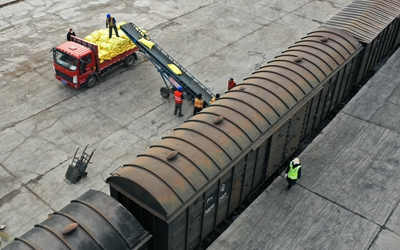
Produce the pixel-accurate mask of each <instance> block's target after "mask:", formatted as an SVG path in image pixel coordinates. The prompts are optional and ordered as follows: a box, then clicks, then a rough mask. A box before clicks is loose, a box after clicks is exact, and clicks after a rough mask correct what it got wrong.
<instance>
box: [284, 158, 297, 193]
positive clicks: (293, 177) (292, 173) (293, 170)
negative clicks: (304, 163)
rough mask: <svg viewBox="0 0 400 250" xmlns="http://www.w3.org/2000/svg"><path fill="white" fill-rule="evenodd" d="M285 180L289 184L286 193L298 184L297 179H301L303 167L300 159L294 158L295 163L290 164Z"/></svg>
mask: <svg viewBox="0 0 400 250" xmlns="http://www.w3.org/2000/svg"><path fill="white" fill-rule="evenodd" d="M285 178H286V180H287V182H288V186H287V188H286V191H288V190H290V189H291V188H292V186H293V185H294V184H296V181H297V179H300V178H301V165H300V160H299V158H294V159H293V161H291V162H290V164H289V166H288V167H287V168H286V171H285Z"/></svg>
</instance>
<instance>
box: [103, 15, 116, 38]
mask: <svg viewBox="0 0 400 250" xmlns="http://www.w3.org/2000/svg"><path fill="white" fill-rule="evenodd" d="M106 28H108V37H109V38H111V37H112V30H113V29H114V31H115V35H116V36H117V37H119V35H118V29H117V22H116V21H115V18H114V17H113V16H111V15H110V14H107V18H106Z"/></svg>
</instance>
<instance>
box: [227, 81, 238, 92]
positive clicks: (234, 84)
mask: <svg viewBox="0 0 400 250" xmlns="http://www.w3.org/2000/svg"><path fill="white" fill-rule="evenodd" d="M235 86H236V82H235V81H234V80H233V78H229V80H228V91H229V90H231V89H233V87H235Z"/></svg>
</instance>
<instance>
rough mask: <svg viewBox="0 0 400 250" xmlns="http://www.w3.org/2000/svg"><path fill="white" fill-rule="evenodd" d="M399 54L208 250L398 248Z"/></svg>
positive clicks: (374, 249) (395, 249)
mask: <svg viewBox="0 0 400 250" xmlns="http://www.w3.org/2000/svg"><path fill="white" fill-rule="evenodd" d="M399 68H400V49H398V50H397V52H396V53H395V54H394V55H392V57H391V58H390V59H389V60H388V61H387V63H386V64H385V65H384V66H383V67H382V69H381V70H380V71H379V72H378V73H376V74H375V76H374V77H373V78H372V79H370V81H369V82H368V83H367V84H366V85H365V86H364V87H363V88H362V89H361V90H360V91H359V93H358V94H357V95H356V96H355V97H354V98H353V99H352V100H351V101H350V102H349V103H348V104H347V105H346V106H345V107H344V108H343V110H342V111H341V112H340V113H339V114H338V115H337V116H336V117H335V118H334V119H333V120H332V121H331V123H330V124H329V125H328V126H327V127H326V128H325V129H324V130H323V131H322V132H321V134H320V135H318V137H317V138H316V139H314V140H313V142H312V143H311V144H310V145H309V146H308V147H307V148H306V150H305V151H304V152H303V153H301V155H300V156H299V158H300V160H301V161H302V166H303V171H302V179H301V180H299V181H298V185H295V186H294V187H293V188H292V189H291V190H290V191H285V187H286V185H287V182H286V180H285V179H284V178H283V177H278V179H276V180H275V181H274V182H273V183H272V184H271V186H269V187H268V189H267V190H266V191H264V192H263V193H262V194H261V195H260V196H259V197H258V198H257V199H256V200H255V201H254V202H253V203H252V204H251V205H250V206H249V207H248V208H247V209H246V210H245V211H244V212H243V213H242V214H241V215H240V216H239V217H238V218H237V219H236V220H235V221H234V223H233V224H232V225H231V226H230V227H229V228H228V229H227V230H226V231H225V232H224V233H223V234H222V235H221V236H220V237H219V238H218V239H217V240H216V241H215V242H214V243H213V245H212V246H211V247H209V249H210V250H214V249H215V250H217V249H218V250H225V249H226V250H228V249H229V250H231V249H246V250H247V249H269V250H272V249H299V250H300V249H318V250H320V249H335V250H336V249H357V250H362V249H366V250H367V249H368V250H381V249H384V250H397V249H399V244H400V226H399V225H400V205H399V202H400V186H399V180H400V168H399V165H400V150H399V148H400V128H399V125H400V118H399V115H398V114H399V113H400V98H399V93H400V71H399Z"/></svg>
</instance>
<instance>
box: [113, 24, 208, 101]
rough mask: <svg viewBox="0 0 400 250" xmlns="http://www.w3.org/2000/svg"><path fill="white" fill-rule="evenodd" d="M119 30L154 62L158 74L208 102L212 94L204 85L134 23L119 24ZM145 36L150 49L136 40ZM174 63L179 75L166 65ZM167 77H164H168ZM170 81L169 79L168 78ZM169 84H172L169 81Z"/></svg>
mask: <svg viewBox="0 0 400 250" xmlns="http://www.w3.org/2000/svg"><path fill="white" fill-rule="evenodd" d="M121 30H122V31H123V32H124V33H125V34H126V35H127V36H128V37H129V38H130V39H131V40H132V42H133V43H135V45H136V46H138V47H139V48H140V51H141V52H143V53H144V54H145V55H146V56H147V57H148V58H149V60H150V61H151V62H152V63H153V64H155V66H156V68H157V69H158V71H159V72H160V74H166V75H168V76H169V77H171V78H173V79H174V80H175V81H176V82H177V83H178V84H180V85H181V86H182V87H183V88H184V90H186V92H189V93H190V94H191V95H192V96H196V95H197V94H198V93H201V94H202V95H203V99H204V101H205V102H206V103H209V102H210V100H211V98H212V97H213V96H214V94H213V93H212V92H211V91H210V90H209V89H208V88H207V87H206V86H204V85H203V84H202V83H201V82H200V81H199V80H198V79H196V78H195V77H194V76H193V75H192V74H190V73H189V72H188V71H187V70H186V69H185V68H183V67H182V66H181V65H180V64H179V63H178V62H177V61H175V60H174V59H173V58H172V57H171V56H170V55H168V54H167V53H166V52H165V51H164V50H163V49H162V48H161V47H160V46H158V45H157V43H155V42H154V41H153V40H151V39H150V38H149V37H148V36H147V35H146V34H145V33H144V32H142V30H141V29H140V28H139V27H137V26H136V25H134V24H133V23H127V24H124V25H122V26H121ZM143 37H144V38H145V39H147V40H149V41H151V42H153V43H154V46H153V47H152V48H151V49H150V48H148V47H147V46H145V45H143V44H141V43H140V42H139V41H138V40H140V39H141V38H143ZM170 63H172V64H175V65H176V66H177V67H178V68H179V69H180V71H181V72H182V74H181V75H176V74H175V73H174V72H173V71H172V70H171V69H170V68H169V67H168V66H167V65H168V64H170ZM169 77H165V79H168V78H169ZM169 81H170V82H171V80H169ZM171 85H174V84H173V83H171Z"/></svg>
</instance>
